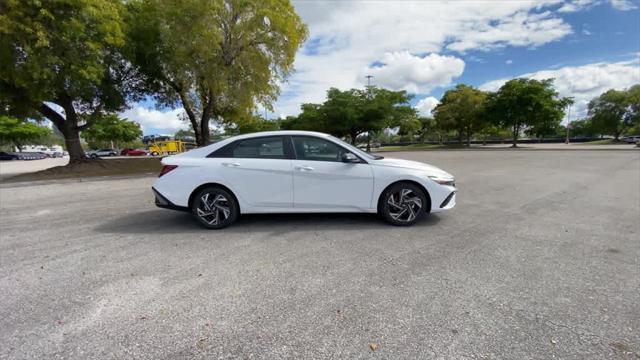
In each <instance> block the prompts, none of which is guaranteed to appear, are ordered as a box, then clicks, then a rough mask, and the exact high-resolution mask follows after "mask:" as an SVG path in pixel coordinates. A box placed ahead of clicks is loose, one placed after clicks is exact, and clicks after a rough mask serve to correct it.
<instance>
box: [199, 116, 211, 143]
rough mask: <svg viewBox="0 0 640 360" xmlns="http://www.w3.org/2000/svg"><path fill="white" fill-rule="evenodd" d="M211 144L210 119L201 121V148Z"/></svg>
mask: <svg viewBox="0 0 640 360" xmlns="http://www.w3.org/2000/svg"><path fill="white" fill-rule="evenodd" d="M210 142H211V132H210V131H209V119H202V120H201V121H200V144H198V146H199V147H202V146H207V145H209V143H210Z"/></svg>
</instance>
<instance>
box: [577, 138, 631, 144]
mask: <svg viewBox="0 0 640 360" xmlns="http://www.w3.org/2000/svg"><path fill="white" fill-rule="evenodd" d="M575 144H576V145H577V144H580V145H627V143H626V142H624V141H615V140H614V139H602V140H595V141H589V142H583V143H575Z"/></svg>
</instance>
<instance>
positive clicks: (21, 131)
mask: <svg viewBox="0 0 640 360" xmlns="http://www.w3.org/2000/svg"><path fill="white" fill-rule="evenodd" d="M50 134H51V130H49V129H48V128H46V127H44V126H40V125H37V124H34V123H32V122H30V121H21V120H18V119H16V118H13V117H10V116H6V115H0V144H2V145H8V144H11V145H13V146H15V147H17V148H18V151H22V146H23V145H27V144H29V143H35V142H38V141H39V140H40V139H42V138H45V137H47V136H48V135H50Z"/></svg>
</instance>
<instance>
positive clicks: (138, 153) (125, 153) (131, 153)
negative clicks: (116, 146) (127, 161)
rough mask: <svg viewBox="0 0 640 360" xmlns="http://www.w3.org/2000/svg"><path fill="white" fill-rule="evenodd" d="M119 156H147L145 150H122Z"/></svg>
mask: <svg viewBox="0 0 640 360" xmlns="http://www.w3.org/2000/svg"><path fill="white" fill-rule="evenodd" d="M120 155H122V156H144V155H147V151H146V150H142V149H122V151H120Z"/></svg>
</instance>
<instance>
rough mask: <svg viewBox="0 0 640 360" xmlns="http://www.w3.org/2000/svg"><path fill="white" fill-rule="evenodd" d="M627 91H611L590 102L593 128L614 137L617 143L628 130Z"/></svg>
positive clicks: (589, 113)
mask: <svg viewBox="0 0 640 360" xmlns="http://www.w3.org/2000/svg"><path fill="white" fill-rule="evenodd" d="M628 100H629V97H628V94H627V92H626V91H619V90H613V89H611V90H609V91H607V92H605V93H603V94H602V95H600V96H598V97H597V98H595V99H593V100H591V101H590V102H589V112H588V115H589V117H590V119H591V123H592V124H593V128H594V129H595V130H596V131H597V132H599V133H600V134H603V135H612V136H613V137H614V138H615V141H619V140H620V135H621V134H622V133H623V132H624V130H625V129H626V128H627V126H628V123H627V122H626V121H625V115H626V113H627V109H628Z"/></svg>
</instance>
